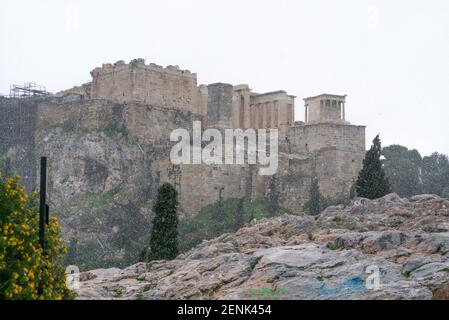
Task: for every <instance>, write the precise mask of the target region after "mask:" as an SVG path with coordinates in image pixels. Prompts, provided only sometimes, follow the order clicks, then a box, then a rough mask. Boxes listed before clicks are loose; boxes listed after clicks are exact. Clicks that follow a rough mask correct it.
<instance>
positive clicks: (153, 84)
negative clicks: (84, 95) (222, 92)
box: [91, 59, 206, 114]
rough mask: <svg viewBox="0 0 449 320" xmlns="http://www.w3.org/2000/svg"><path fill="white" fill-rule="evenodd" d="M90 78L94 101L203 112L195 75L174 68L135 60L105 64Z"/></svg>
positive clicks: (202, 100)
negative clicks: (103, 100)
mask: <svg viewBox="0 0 449 320" xmlns="http://www.w3.org/2000/svg"><path fill="white" fill-rule="evenodd" d="M91 75H92V88H91V97H92V98H93V99H98V98H100V99H108V100H113V101H117V102H131V101H138V102H142V103H145V104H150V105H152V106H162V107H170V108H177V109H181V110H187V111H191V112H194V113H200V114H201V113H203V112H204V110H205V107H204V103H206V101H205V98H204V90H202V89H201V88H200V87H198V86H197V79H196V74H195V73H191V72H190V71H189V70H180V69H179V67H177V66H168V67H166V68H163V67H162V66H158V65H156V64H153V63H151V64H149V65H146V64H145V61H144V60H143V59H135V60H132V61H131V62H130V63H129V64H127V63H125V62H124V61H118V62H116V63H114V64H104V65H103V66H102V67H101V68H96V69H94V70H92V72H91Z"/></svg>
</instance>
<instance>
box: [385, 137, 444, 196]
mask: <svg viewBox="0 0 449 320" xmlns="http://www.w3.org/2000/svg"><path fill="white" fill-rule="evenodd" d="M382 154H383V155H384V159H383V164H384V168H385V173H386V175H387V176H388V178H389V181H390V183H391V187H392V189H393V191H394V192H396V193H397V194H399V195H400V196H403V197H410V196H413V195H416V194H421V193H429V194H436V195H439V196H442V197H449V160H448V157H447V156H446V155H444V154H440V153H437V152H434V153H432V154H431V155H430V156H426V157H423V158H421V155H420V154H419V152H418V151H417V150H408V149H407V148H406V147H404V146H400V145H391V146H388V147H385V148H383V150H382Z"/></svg>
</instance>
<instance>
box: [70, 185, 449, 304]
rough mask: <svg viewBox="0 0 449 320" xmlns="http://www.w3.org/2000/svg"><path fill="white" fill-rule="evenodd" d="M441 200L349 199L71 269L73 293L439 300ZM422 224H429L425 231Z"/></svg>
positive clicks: (448, 217) (443, 273)
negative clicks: (152, 255)
mask: <svg viewBox="0 0 449 320" xmlns="http://www.w3.org/2000/svg"><path fill="white" fill-rule="evenodd" d="M448 223H449V200H448V199H443V198H440V197H437V196H433V195H432V196H428V195H425V196H420V197H413V198H412V199H410V200H407V199H401V198H400V197H398V196H397V195H395V194H391V195H387V196H385V197H383V198H381V199H377V200H368V199H363V198H357V199H355V200H354V201H352V203H351V204H350V205H348V206H347V207H343V206H340V207H329V208H327V209H326V210H324V211H323V212H322V213H321V214H320V215H318V216H316V217H312V216H308V215H296V216H295V215H283V216H280V217H276V218H271V219H263V220H260V221H255V222H252V223H250V224H247V225H245V226H244V227H243V228H241V229H240V230H239V231H237V232H236V233H234V234H224V235H221V236H220V237H218V238H215V239H212V240H209V241H204V242H203V243H201V244H200V245H198V246H197V247H195V248H193V249H192V250H190V251H188V252H185V253H183V254H181V255H179V256H178V257H177V258H176V259H174V260H172V261H152V262H151V263H138V264H135V265H132V266H130V267H128V268H126V269H123V270H121V269H106V270H105V269H99V270H92V271H88V272H84V273H82V274H81V289H80V290H79V292H78V297H77V298H78V299H448V298H449V295H448V292H449V289H448V288H449V287H448V283H449V233H448V232H447V231H445V230H446V229H445V228H444V227H441V228H440V229H438V230H441V231H444V232H435V229H433V228H429V226H434V225H435V224H437V225H439V226H446V225H448ZM429 231H431V232H429Z"/></svg>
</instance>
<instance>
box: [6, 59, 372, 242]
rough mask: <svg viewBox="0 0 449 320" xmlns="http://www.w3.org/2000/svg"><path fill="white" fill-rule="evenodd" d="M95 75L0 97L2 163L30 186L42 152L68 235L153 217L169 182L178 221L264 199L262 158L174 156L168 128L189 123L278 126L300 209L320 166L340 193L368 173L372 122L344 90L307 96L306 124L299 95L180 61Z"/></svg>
mask: <svg viewBox="0 0 449 320" xmlns="http://www.w3.org/2000/svg"><path fill="white" fill-rule="evenodd" d="M91 76H92V81H91V82H89V83H85V84H82V85H80V86H77V87H74V88H71V89H68V90H64V91H61V92H58V93H56V94H54V95H50V96H45V97H34V98H27V99H16V98H0V115H1V117H0V133H1V134H0V170H2V171H3V172H5V171H6V172H11V173H16V174H20V175H22V177H23V179H24V182H25V183H26V185H27V188H28V189H29V190H30V189H32V188H33V187H34V186H36V185H38V184H37V183H38V181H37V178H36V171H37V166H38V160H39V158H40V156H43V155H45V156H47V157H48V158H49V166H50V168H49V186H48V187H49V197H50V200H51V201H52V202H51V203H52V204H53V206H56V207H57V208H64V210H63V211H64V212H65V215H64V216H63V217H61V221H62V224H63V226H64V227H66V230H67V232H69V233H70V232H72V231H70V230H80V227H79V226H80V225H82V226H84V227H83V228H84V229H82V230H84V231H83V232H81V233H84V234H87V235H89V236H88V237H92V234H94V233H95V234H96V237H100V238H101V236H98V235H99V234H100V235H101V234H105V235H106V234H107V235H109V234H110V233H111V230H109V229H108V228H109V226H111V225H115V224H117V221H120V219H123V217H122V215H123V212H127V214H130V215H133V216H135V217H136V221H140V222H139V223H138V224H137V225H136V226H134V227H133V228H139V227H140V225H145V223H144V222H142V221H147V220H149V219H150V218H149V214H150V213H151V203H152V202H151V201H152V199H153V196H154V192H155V190H156V188H157V186H158V185H159V184H161V183H162V182H165V181H169V182H171V183H173V184H174V185H175V186H176V187H177V189H178V191H179V194H180V204H181V215H182V217H188V216H193V215H195V214H196V213H197V212H198V211H199V210H200V209H201V208H202V207H204V206H206V205H208V204H211V203H214V202H216V201H217V200H218V198H219V197H223V198H240V197H242V196H245V197H247V199H262V198H264V197H265V196H266V194H267V188H268V184H269V181H270V179H271V177H270V176H261V175H258V174H257V165H248V164H245V165H206V164H195V165H184V164H183V165H173V164H172V163H171V161H170V157H169V154H170V149H171V147H172V145H173V143H172V142H170V140H169V137H170V133H171V132H172V131H173V130H174V129H177V128H185V129H187V130H191V129H192V124H193V121H201V123H202V128H203V130H204V129H205V128H211V127H216V128H241V129H250V128H252V129H275V128H277V129H279V166H278V170H277V173H276V178H277V179H276V181H277V182H276V187H277V188H278V189H279V194H280V196H281V198H280V202H281V205H282V206H283V207H285V208H288V209H290V210H292V212H299V211H301V210H302V208H303V205H304V203H305V202H306V201H307V200H308V198H309V186H310V180H311V175H312V173H313V172H315V173H316V175H317V177H318V179H319V185H320V190H321V192H322V193H323V195H325V196H328V197H333V198H336V197H339V196H342V195H345V194H347V193H348V192H349V190H350V188H351V185H352V184H353V182H354V181H355V179H356V177H357V174H358V172H359V170H360V169H361V166H362V160H363V157H364V154H365V127H364V126H357V125H352V124H350V123H349V122H348V121H347V119H346V117H345V103H346V96H344V95H332V94H323V95H319V96H316V97H309V98H306V99H304V107H305V108H304V121H295V114H294V110H295V98H296V97H295V96H293V95H290V94H288V93H287V92H285V91H282V90H278V91H272V92H265V93H256V92H254V91H252V90H251V89H250V87H249V86H248V85H246V84H240V85H232V84H226V83H215V84H209V85H198V83H197V76H196V74H195V73H192V72H190V71H188V70H181V69H180V68H179V67H177V66H167V67H162V66H159V65H156V64H153V63H150V64H146V63H145V61H144V60H143V59H135V60H132V61H131V62H130V63H125V62H124V61H118V62H116V63H114V64H104V65H103V66H102V67H99V68H95V69H94V70H92V71H91ZM299 116H301V117H302V114H301V115H299ZM57 208H55V209H57ZM72 209H73V210H72ZM80 212H82V214H81V213H80ZM139 219H140V220H139ZM94 231H95V232H94ZM73 236H74V237H79V235H73ZM92 241H94V240H92ZM98 241H101V239H100V240H98Z"/></svg>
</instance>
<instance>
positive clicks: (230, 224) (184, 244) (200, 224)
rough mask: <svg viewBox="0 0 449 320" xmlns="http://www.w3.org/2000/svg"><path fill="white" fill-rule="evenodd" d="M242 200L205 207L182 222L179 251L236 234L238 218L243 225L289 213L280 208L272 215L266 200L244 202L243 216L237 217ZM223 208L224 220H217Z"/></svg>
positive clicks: (226, 201) (227, 200)
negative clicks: (224, 235) (217, 214)
mask: <svg viewBox="0 0 449 320" xmlns="http://www.w3.org/2000/svg"><path fill="white" fill-rule="evenodd" d="M240 201H241V199H237V198H230V199H226V200H223V201H222V203H221V204H219V203H218V202H217V203H214V204H211V205H208V206H206V207H204V208H203V209H202V210H201V211H200V212H199V213H198V215H196V216H195V217H193V218H188V219H184V220H181V221H180V222H179V226H178V233H179V251H180V252H185V251H188V250H190V249H191V248H193V247H195V246H196V245H198V244H199V243H201V241H203V240H209V239H213V238H215V237H218V236H220V235H221V234H224V233H228V232H235V231H236V230H237V229H238V226H239V225H241V224H240V223H236V218H237V217H238V219H242V221H243V223H247V222H249V221H251V220H253V219H262V218H270V217H273V216H277V215H280V214H283V213H289V211H288V210H287V209H284V208H279V209H278V210H277V211H276V212H274V213H271V212H269V211H268V210H267V205H266V202H265V201H264V200H257V201H249V200H245V201H244V202H243V212H242V215H241V216H239V215H236V211H237V210H239V209H238V207H239V202H240ZM220 206H222V210H223V212H222V213H223V218H222V219H220V220H217V219H216V218H215V217H216V215H215V213H216V212H217V210H220Z"/></svg>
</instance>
